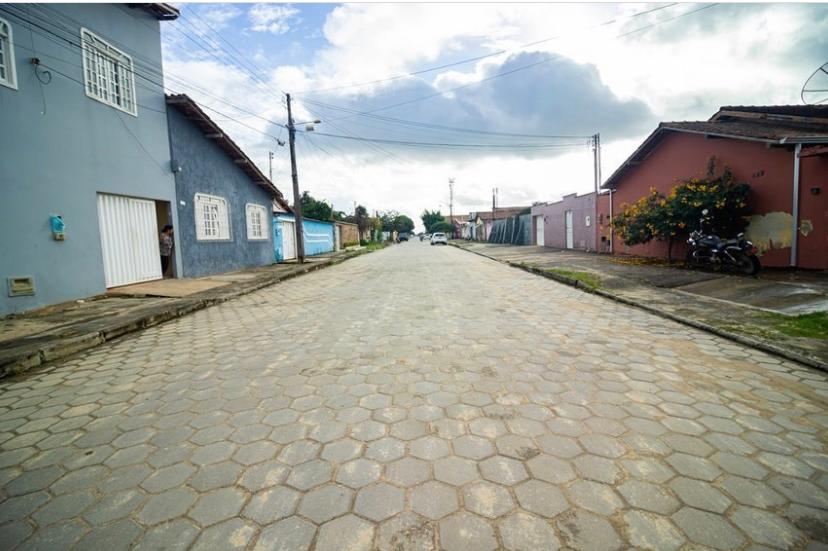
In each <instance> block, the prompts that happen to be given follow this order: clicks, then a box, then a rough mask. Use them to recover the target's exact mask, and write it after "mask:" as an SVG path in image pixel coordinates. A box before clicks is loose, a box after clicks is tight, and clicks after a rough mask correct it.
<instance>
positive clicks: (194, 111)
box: [167, 94, 292, 212]
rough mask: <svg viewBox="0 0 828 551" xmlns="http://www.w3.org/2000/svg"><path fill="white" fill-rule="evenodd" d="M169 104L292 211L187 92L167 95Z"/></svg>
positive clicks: (257, 183) (253, 180)
mask: <svg viewBox="0 0 828 551" xmlns="http://www.w3.org/2000/svg"><path fill="white" fill-rule="evenodd" d="M167 105H171V106H173V107H175V108H176V109H178V111H180V112H181V114H183V115H184V116H185V117H187V119H189V121H190V122H192V123H193V124H194V125H195V126H197V127H198V128H199V129H200V130H201V131H202V133H203V134H204V137H205V139H208V140H211V141H213V142H214V143H215V144H216V145H217V146H218V147H219V148H220V149H221V150H222V151H224V153H226V154H227V156H228V157H230V158H231V159H232V160H233V163H234V164H235V165H236V166H237V167H239V169H241V170H242V171H243V172H244V173H245V174H246V175H247V176H248V177H249V178H250V180H251V181H252V182H253V183H254V184H256V185H257V186H259V187H260V188H262V189H263V190H265V191H266V192H267V193H268V194H269V195H270V197H271V198H272V199H273V200H274V201H276V202H277V203H278V204H279V205H280V206H281V207H282V208H284V209H285V210H286V211H287V212H292V210H291V208H290V205H288V203H287V201H285V198H284V196H283V195H282V192H281V191H279V189H278V188H277V187H276V186H275V185H273V182H271V181H270V180H269V179H268V178H267V176H265V175H264V174H262V171H261V170H259V168H258V167H257V166H256V163H254V162H253V160H252V159H250V157H248V156H247V154H246V153H245V152H244V151H242V149H241V148H240V147H239V146H238V145H236V142H234V141H233V140H231V139H230V137H229V136H228V135H227V134H226V133H225V132H224V130H222V129H221V128H220V127H219V126H218V125H217V124H216V123H215V122H213V120H212V119H211V118H210V117H209V116H207V113H205V112H204V111H203V110H202V109H201V107H199V106H198V104H197V103H196V102H195V101H194V100H193V99H192V98H190V96H188V95H186V94H175V95H169V94H168V95H167Z"/></svg>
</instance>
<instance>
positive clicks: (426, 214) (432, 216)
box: [420, 209, 444, 233]
mask: <svg viewBox="0 0 828 551" xmlns="http://www.w3.org/2000/svg"><path fill="white" fill-rule="evenodd" d="M420 220H422V221H423V226H425V231H426V233H434V232H435V231H441V230H435V229H433V228H432V226H434V224H437V223H440V222H443V221H444V216H443V215H442V214H440V211H439V210H435V211H429V210H428V209H426V210H424V211H423V213H422V214H421V215H420Z"/></svg>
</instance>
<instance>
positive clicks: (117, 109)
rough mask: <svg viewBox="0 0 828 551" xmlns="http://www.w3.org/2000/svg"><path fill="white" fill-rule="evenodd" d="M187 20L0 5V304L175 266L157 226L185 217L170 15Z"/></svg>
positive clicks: (63, 297) (132, 7) (77, 291)
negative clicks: (167, 87) (173, 127)
mask: <svg viewBox="0 0 828 551" xmlns="http://www.w3.org/2000/svg"><path fill="white" fill-rule="evenodd" d="M176 17H178V10H176V9H175V8H173V7H171V6H169V5H167V4H26V5H23V4H2V5H0V128H2V129H3V131H2V132H0V188H2V198H3V200H2V201H0V235H2V236H3V238H2V244H0V258H2V261H0V285H2V288H1V289H0V296H1V297H2V298H0V315H3V314H8V313H12V312H20V311H24V310H29V309H32V308H37V307H40V306H45V305H50V304H55V303H59V302H64V301H70V300H73V299H77V298H82V297H89V296H91V295H98V294H102V293H104V292H105V291H106V289H107V288H108V287H113V286H118V285H125V284H129V283H135V282H139V281H147V280H151V279H158V278H161V277H162V275H161V262H160V256H159V248H158V233H159V230H160V228H161V227H163V226H164V225H165V224H168V223H169V224H173V225H174V226H178V225H179V221H178V210H177V209H175V208H173V205H174V203H175V201H176V197H175V180H174V177H173V173H172V170H171V167H170V163H169V157H170V145H169V141H168V135H169V134H168V128H167V115H166V104H165V98H164V89H163V76H162V65H161V37H160V24H161V22H162V21H169V20H173V19H175V18H176ZM174 266H175V269H176V270H177V272H178V273H180V271H181V267H182V266H181V263H180V258H176V259H175V262H174Z"/></svg>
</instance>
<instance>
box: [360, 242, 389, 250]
mask: <svg viewBox="0 0 828 551" xmlns="http://www.w3.org/2000/svg"><path fill="white" fill-rule="evenodd" d="M385 247H386V244H385V243H378V242H377V241H371V242H370V243H368V244H367V245H365V248H366V249H368V250H369V251H376V250H379V249H384V248H385Z"/></svg>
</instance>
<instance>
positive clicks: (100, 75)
mask: <svg viewBox="0 0 828 551" xmlns="http://www.w3.org/2000/svg"><path fill="white" fill-rule="evenodd" d="M81 42H82V44H83V74H84V82H85V84H86V95H87V96H89V97H90V98H93V99H96V100H98V101H100V102H102V103H105V104H107V105H111V106H112V107H114V108H116V109H120V110H121V111H124V112H126V113H129V114H130V115H136V116H137V114H138V106H137V104H136V100H135V73H134V71H133V68H132V58H131V57H129V56H128V55H127V54H125V53H124V52H122V51H121V50H119V49H118V48H116V47H114V46H112V45H111V44H109V43H108V42H106V41H105V40H103V39H102V38H100V37H99V36H97V35H95V34H94V33H92V32H91V31H89V30H87V29H81Z"/></svg>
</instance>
